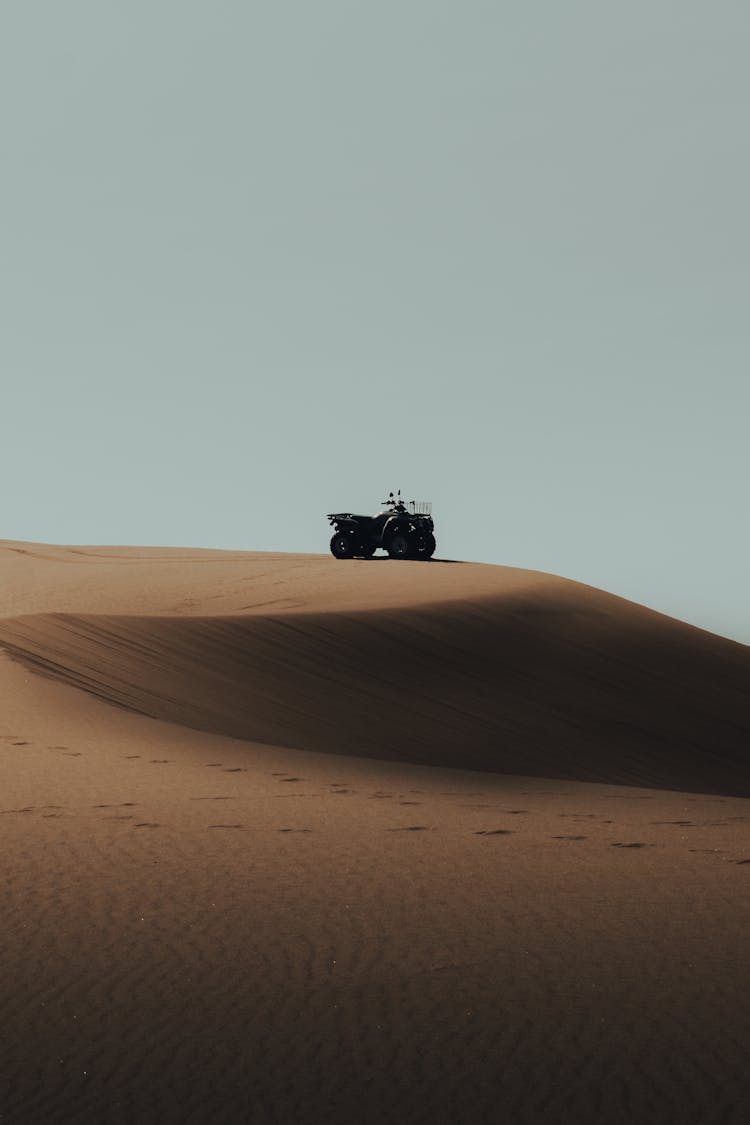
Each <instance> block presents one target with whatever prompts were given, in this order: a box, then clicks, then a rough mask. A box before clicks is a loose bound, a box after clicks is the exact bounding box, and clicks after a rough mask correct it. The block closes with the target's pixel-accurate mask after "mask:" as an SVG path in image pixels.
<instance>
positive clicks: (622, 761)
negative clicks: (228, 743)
mask: <svg viewBox="0 0 750 1125" xmlns="http://www.w3.org/2000/svg"><path fill="white" fill-rule="evenodd" d="M69 550H70V549H65V548H32V547H30V546H29V545H18V544H14V545H9V546H7V547H5V548H4V549H3V551H2V552H0V554H1V555H2V562H3V564H4V565H5V566H6V569H7V568H8V566H11V567H12V568H14V574H15V576H16V582H15V586H14V591H15V593H14V594H13V596H12V598H10V596H7V597H6V599H5V602H4V604H3V605H1V606H0V611H2V612H4V613H5V614H6V616H4V617H3V618H2V619H0V644H2V645H3V646H4V647H6V648H7V649H8V650H9V651H10V652H11V653H12V654H13V655H15V656H16V657H18V658H20V659H22V660H23V661H25V662H27V663H28V664H30V665H32V666H33V667H35V668H37V669H39V670H41V671H43V672H45V673H47V674H49V675H52V676H54V677H56V678H58V679H61V680H63V681H65V682H68V683H71V684H74V685H76V686H78V687H81V688H84V689H85V690H86V691H89V692H92V693H94V694H95V695H97V696H100V697H101V698H103V699H105V700H107V701H110V702H112V703H116V704H120V705H123V706H125V707H128V708H131V709H133V710H135V711H139V712H142V713H144V714H147V715H151V716H154V717H157V718H161V719H166V720H170V721H174V722H179V723H182V724H185V725H188V726H191V727H196V728H200V729H205V730H210V731H214V732H219V733H223V734H229V735H233V736H238V737H242V738H247V739H250V740H254V741H258V742H265V743H275V744H279V745H284V746H289V747H297V748H302V749H310V750H319V751H329V752H336V753H340V754H349V755H360V756H369V757H374V758H390V759H403V760H408V761H414V762H421V763H425V764H435V765H441V766H446V765H448V766H457V767H464V768H466V767H469V768H475V769H482V770H493V771H501V772H512V773H519V774H527V775H528V774H536V775H544V776H550V777H567V778H578V779H583V780H591V781H609V782H624V783H629V784H638V785H652V786H660V787H668V788H677V789H692V790H694V791H697V790H700V791H704V792H724V793H733V794H738V795H748V794H750V693H749V692H748V686H749V685H750V649H748V648H746V647H744V646H742V645H738V644H735V643H734V642H731V641H728V640H724V639H722V638H719V637H716V636H714V635H712V634H708V633H704V632H702V631H700V630H698V629H694V628H692V627H690V626H687V625H684V624H682V623H680V622H677V621H674V620H672V619H670V618H666V617H663V616H661V615H659V614H656V613H654V612H652V611H649V610H646V609H644V608H643V607H639V606H636V605H634V604H632V603H629V602H626V601H624V600H622V599H619V598H616V597H614V596H612V595H609V594H605V593H603V592H601V591H597V590H594V589H592V588H590V587H586V586H582V585H579V584H577V583H574V582H569V581H565V580H563V579H559V578H554V577H551V576H545V575H542V574H536V573H532V572H528V571H519V570H514V569H512V568H504V567H488V566H479V565H471V564H459V563H453V564H452V563H438V562H434V563H429V564H425V563H416V562H414V563H412V562H398V563H397V562H390V561H387V560H383V561H372V562H369V563H368V562H353V563H340V562H336V561H335V560H333V559H329V558H324V557H319V556H283V555H272V556H271V555H257V554H255V555H242V554H238V553H232V554H229V553H227V554H223V553H219V552H216V553H211V552H187V551H185V552H182V553H181V552H162V553H158V552H151V553H149V552H145V551H144V552H140V553H139V552H136V551H130V552H128V551H124V552H120V554H119V555H117V553H116V549H114V548H112V549H109V550H108V551H107V550H105V549H103V548H99V549H96V550H94V549H85V551H86V552H87V553H82V552H83V551H84V549H78V550H79V553H78V554H77V555H74V556H71V555H70V554H69V553H68V552H69ZM22 551H27V552H32V551H35V552H36V555H35V556H33V557H32V556H30V555H29V554H26V555H24V554H21V553H20V552H22ZM9 558H10V560H11V561H10V563H9V562H8V560H9ZM165 567H166V570H165ZM32 573H35V574H36V576H37V577H36V580H35V581H31V580H30V578H29V575H30V574H32ZM24 575H25V577H24ZM113 575H114V576H115V577H114V578H113ZM44 580H46V581H47V582H48V585H47V586H45V584H44ZM24 582H25V583H26V585H24ZM45 590H46V591H48V593H49V596H47V594H45ZM66 591H67V592H66ZM9 603H10V604H9ZM29 609H31V610H32V612H28V611H29ZM9 611H10V612H9ZM19 611H20V612H19ZM35 611H36V612H35ZM40 611H41V612H40Z"/></svg>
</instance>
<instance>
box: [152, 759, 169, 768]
mask: <svg viewBox="0 0 750 1125" xmlns="http://www.w3.org/2000/svg"><path fill="white" fill-rule="evenodd" d="M149 760H150V763H151V765H152V766H166V765H168V764H169V762H170V761H171V759H170V758H151V759H149Z"/></svg>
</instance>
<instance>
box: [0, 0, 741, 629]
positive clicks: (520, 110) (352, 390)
mask: <svg viewBox="0 0 750 1125" xmlns="http://www.w3.org/2000/svg"><path fill="white" fill-rule="evenodd" d="M748 33H750V8H748V6H747V4H746V3H744V2H741V0H716V2H714V3H712V4H707V3H705V2H704V0H701V2H700V3H698V2H695V0H630V2H629V3H627V4H623V3H622V2H621V0H617V2H614V0H612V2H610V0H567V2H566V3H564V4H561V3H560V2H559V0H538V2H535V3H529V2H528V0H512V2H507V0H506V2H504V0H461V3H458V2H456V0H452V2H446V0H379V2H378V3H377V4H374V3H372V2H368V3H364V2H361V0H316V2H315V3H310V2H309V0H263V2H260V0H259V2H252V0H212V2H211V3H208V2H207V0H204V2H200V3H198V2H196V0H128V2H127V3H122V2H115V0H66V3H65V4H61V3H59V0H8V2H7V3H4V4H3V5H2V7H0V127H1V130H2V134H1V135H2V138H3V142H2V151H1V153H0V161H1V162H2V163H1V171H2V175H0V239H1V241H0V310H1V311H0V318H1V319H0V392H1V393H0V404H1V405H2V441H1V442H0V471H1V472H2V481H3V488H2V493H0V537H2V538H8V539H26V540H33V541H42V542H57V543H108V544H111V543H118V544H120V543H127V544H151V545H181V546H201V547H220V548H236V549H248V550H272V551H304V552H307V551H311V552H325V551H327V549H328V540H329V537H330V533H331V531H330V528H329V526H328V523H327V521H326V520H325V513H326V512H329V511H340V510H353V511H357V512H374V511H376V510H378V508H379V507H380V501H381V500H382V499H383V498H384V496H385V495H386V494H387V493H388V491H390V490H391V489H394V490H395V489H397V488H399V487H400V488H401V489H402V490H403V491H404V493H405V494H406V495H407V496H408V497H415V498H417V499H428V500H431V501H432V502H433V511H434V517H435V523H436V532H437V539H438V551H437V555H438V556H439V557H448V558H454V559H470V560H476V561H482V562H489V563H502V564H507V565H511V566H522V567H529V568H532V569H536V570H541V571H546V572H551V573H555V574H562V575H564V576H566V577H569V578H573V579H576V580H578V581H582V582H586V583H590V584H591V585H595V586H599V587H602V588H604V589H607V590H611V591H612V592H614V593H617V594H620V595H622V596H623V597H627V598H631V599H633V600H635V601H639V602H642V603H644V604H646V605H649V606H652V607H653V608H655V609H658V610H661V611H662V612H664V613H668V614H670V615H672V616H675V617H679V618H682V619H684V620H688V621H691V622H693V623H694V624H698V625H701V626H702V627H704V628H707V629H710V630H712V631H714V632H718V633H722V634H725V635H727V636H731V637H733V638H735V639H737V640H740V641H742V642H744V643H750V598H749V597H748V594H747V574H748V556H749V555H750V530H749V526H750V525H749V522H748V503H747V485H748V468H749V462H750V454H749V453H748V441H747V433H748V416H749V414H750V409H749V408H750V375H749V372H750V365H749V363H748V360H749V359H750V339H749V336H748V324H749V320H750V318H749V317H748V300H749V298H750V253H749V252H750V226H749V224H748V203H747V201H748V199H750V150H749V148H748V126H747V107H748V104H750V68H748V66H747V43H748ZM341 565H345V564H341ZM346 565H351V564H346ZM394 565H397V564H394ZM402 565H408V564H402Z"/></svg>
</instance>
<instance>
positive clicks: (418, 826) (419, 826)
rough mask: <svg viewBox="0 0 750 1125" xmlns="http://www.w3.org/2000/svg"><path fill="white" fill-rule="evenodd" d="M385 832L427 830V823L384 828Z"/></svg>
mask: <svg viewBox="0 0 750 1125" xmlns="http://www.w3.org/2000/svg"><path fill="white" fill-rule="evenodd" d="M386 832H427V825H426V824H410V825H409V826H408V827H407V828H386Z"/></svg>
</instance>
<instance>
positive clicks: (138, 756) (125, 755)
mask: <svg viewBox="0 0 750 1125" xmlns="http://www.w3.org/2000/svg"><path fill="white" fill-rule="evenodd" d="M123 758H127V759H128V761H131V760H132V759H133V758H140V754H123Z"/></svg>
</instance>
